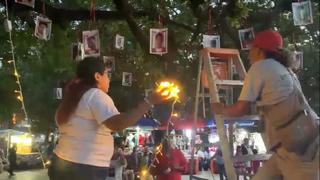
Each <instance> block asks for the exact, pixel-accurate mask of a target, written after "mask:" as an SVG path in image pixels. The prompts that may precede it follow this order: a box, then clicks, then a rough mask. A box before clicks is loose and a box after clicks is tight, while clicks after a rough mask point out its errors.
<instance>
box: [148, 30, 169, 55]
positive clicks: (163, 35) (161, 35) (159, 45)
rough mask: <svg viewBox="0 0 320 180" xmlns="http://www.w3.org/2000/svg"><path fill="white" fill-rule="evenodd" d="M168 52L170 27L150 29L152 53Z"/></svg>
mask: <svg viewBox="0 0 320 180" xmlns="http://www.w3.org/2000/svg"><path fill="white" fill-rule="evenodd" d="M166 53H168V29H167V28H161V29H150V54H160V55H162V54H166Z"/></svg>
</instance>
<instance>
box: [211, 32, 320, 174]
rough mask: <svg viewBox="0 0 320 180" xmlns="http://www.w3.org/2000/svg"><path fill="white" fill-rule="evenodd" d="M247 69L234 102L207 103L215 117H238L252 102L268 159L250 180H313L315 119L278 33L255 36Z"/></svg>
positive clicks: (316, 136) (316, 160)
mask: <svg viewBox="0 0 320 180" xmlns="http://www.w3.org/2000/svg"><path fill="white" fill-rule="evenodd" d="M249 60H250V64H251V67H250V69H249V71H248V73H247V74H246V77H245V80H244V85H243V87H242V90H241V93H240V97H239V99H238V101H237V102H236V103H235V104H232V105H228V106H226V105H225V104H221V103H212V110H213V112H214V113H216V114H221V115H223V116H226V117H239V116H243V115H245V114H246V113H248V112H249V111H250V107H251V104H252V103H256V105H257V106H258V110H259V114H261V119H262V120H263V122H264V123H265V125H264V127H265V130H264V131H265V138H264V140H265V144H266V146H267V148H268V150H269V151H270V152H274V154H273V155H272V157H271V158H270V159H269V160H268V161H267V162H266V163H264V165H263V167H262V168H260V169H259V170H258V172H257V174H256V175H255V176H254V177H253V180H274V179H285V180H287V179H288V180H289V179H290V180H301V179H308V180H317V179H318V178H319V117H318V116H317V114H316V113H315V112H314V111H313V109H312V108H311V107H310V106H309V104H308V101H307V100H306V98H305V96H304V94H303V92H302V88H301V85H300V82H299V80H298V78H297V76H296V75H295V74H294V73H293V71H292V70H291V69H290V67H289V65H290V62H289V60H288V59H287V55H286V53H285V52H284V51H283V39H282V36H281V35H280V33H278V32H276V31H273V30H271V29H267V30H263V31H260V32H258V33H256V36H255V38H254V40H253V46H252V48H251V49H250V52H249Z"/></svg>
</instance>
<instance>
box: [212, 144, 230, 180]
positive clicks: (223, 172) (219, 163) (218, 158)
mask: <svg viewBox="0 0 320 180" xmlns="http://www.w3.org/2000/svg"><path fill="white" fill-rule="evenodd" d="M214 158H215V159H216V162H217V169H218V173H219V177H220V180H224V177H225V178H227V173H226V169H225V167H224V160H223V157H222V151H221V149H220V148H218V150H217V152H216V154H215V155H214Z"/></svg>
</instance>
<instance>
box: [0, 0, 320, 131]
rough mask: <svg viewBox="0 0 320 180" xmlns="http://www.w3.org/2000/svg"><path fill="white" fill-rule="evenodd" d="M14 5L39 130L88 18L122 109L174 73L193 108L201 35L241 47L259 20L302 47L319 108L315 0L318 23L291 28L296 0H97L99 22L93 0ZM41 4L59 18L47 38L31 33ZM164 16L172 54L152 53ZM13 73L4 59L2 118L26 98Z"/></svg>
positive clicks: (308, 85) (70, 69)
mask: <svg viewBox="0 0 320 180" xmlns="http://www.w3.org/2000/svg"><path fill="white" fill-rule="evenodd" d="M3 3H4V2H3V1H1V3H0V12H1V13H2V14H1V16H2V18H1V19H4V18H5V14H4V5H3ZM8 3H9V12H10V13H9V14H10V18H11V19H12V21H13V25H14V31H13V34H14V42H15V44H16V47H15V52H16V57H17V62H18V68H19V71H20V73H21V77H22V83H23V89H24V93H25V101H26V104H27V110H28V112H29V113H30V117H31V118H32V120H33V124H34V127H37V128H36V130H39V131H48V130H51V129H50V128H49V129H48V127H52V126H53V122H54V121H53V118H54V111H55V108H56V106H57V104H58V103H59V102H58V100H55V99H54V98H53V97H52V94H53V93H52V91H53V88H54V87H55V86H56V84H57V82H58V81H63V82H66V81H68V80H69V79H70V78H71V77H72V75H73V73H74V66H75V62H72V61H71V60H70V58H69V57H70V56H71V55H70V44H71V43H72V42H76V41H77V40H79V39H80V33H81V31H82V30H87V29H89V24H90V25H91V27H92V28H93V27H94V28H98V29H99V30H100V37H101V42H102V54H103V55H113V56H115V58H116V72H115V73H114V74H113V75H112V83H111V89H110V93H111V96H113V97H114V99H115V103H116V105H117V107H119V109H120V110H126V109H127V108H128V107H131V106H133V105H134V104H135V102H136V101H137V100H138V99H141V97H142V96H143V93H144V89H146V88H150V87H153V86H154V82H157V81H158V80H159V79H162V78H168V77H169V78H173V79H176V80H178V81H179V82H180V83H181V86H182V87H184V89H183V92H184V98H183V100H182V102H183V103H182V105H181V108H182V109H185V111H190V110H191V109H193V108H190V107H192V104H193V103H192V102H193V97H194V94H195V88H194V87H195V84H196V74H197V72H196V71H197V63H198V50H199V49H200V48H201V37H202V35H203V34H208V33H216V34H219V35H220V36H221V40H222V47H227V48H238V49H239V48H240V44H239V40H238V31H237V30H238V29H240V28H246V27H250V26H253V27H254V29H255V30H261V29H265V28H269V27H276V28H277V29H278V30H279V31H280V32H281V33H282V34H283V35H284V38H285V42H286V45H287V47H289V48H291V49H294V48H295V49H302V50H304V59H305V67H306V69H304V70H303V72H301V74H300V77H301V79H302V80H303V81H302V82H303V88H304V91H305V92H306V95H307V96H308V98H309V99H310V102H311V104H312V106H313V107H315V108H316V110H317V112H318V113H319V92H318V89H319V23H318V22H319V16H318V13H319V12H318V7H319V4H318V3H317V2H313V8H314V10H315V11H316V13H314V14H317V16H315V17H314V18H315V20H314V24H312V25H308V26H306V27H305V29H302V28H299V27H297V26H293V20H292V12H291V3H292V1H289V0H281V1H270V0H259V1H256V2H255V3H243V2H242V1H230V0H221V1H220V2H219V3H212V2H211V1H208V0H185V1H183V0H177V1H171V0H166V1H165V0H158V1H150V0H135V1H128V0H113V1H102V0H97V3H96V10H95V14H96V19H97V22H96V23H94V22H91V19H90V16H89V14H90V10H89V9H90V8H89V7H90V2H89V1H84V0H68V1H58V0H46V1H36V4H35V7H34V9H32V8H29V7H26V6H23V5H19V4H15V3H14V0H8ZM1 4H2V5H3V6H2V7H1ZM43 5H45V14H46V16H48V17H49V18H50V19H52V21H53V34H52V38H51V40H49V41H46V42H43V41H39V40H37V39H35V37H33V36H32V34H33V29H34V22H33V19H34V18H35V16H36V15H37V14H39V13H44V8H43ZM209 14H210V15H209ZM210 16H211V18H209V17H210ZM159 17H161V19H162V22H163V26H165V27H168V29H169V45H168V46H169V53H168V54H166V55H163V56H155V55H150V54H149V52H148V51H149V28H152V27H159V26H161V24H159V22H158V19H159ZM209 19H211V22H210V23H209V21H208V20H209ZM209 24H212V26H209ZM117 33H118V34H121V35H124V36H125V39H126V42H125V50H123V51H120V50H116V49H114V48H113V41H114V36H115V35H116V34H117ZM0 37H1V39H7V33H5V32H4V31H3V30H2V29H1V30H0ZM306 40H308V42H307V41H306ZM299 43H300V45H299ZM0 47H1V49H3V50H4V51H3V52H1V54H2V56H3V57H4V59H10V58H9V57H10V53H9V45H8V44H7V43H6V41H2V42H1V43H0ZM241 55H242V58H243V61H244V62H245V63H246V65H248V64H247V59H246V57H247V52H241ZM0 56H1V55H0ZM247 67H248V66H247ZM124 71H127V72H133V76H134V83H133V86H132V87H129V88H127V87H122V86H121V78H122V72H124ZM11 72H12V69H11V66H10V64H5V66H4V68H3V70H0V74H5V76H4V78H3V79H0V92H3V93H4V94H6V95H5V98H4V101H2V100H1V103H0V107H1V110H0V111H1V113H0V116H4V117H3V118H4V119H8V118H9V117H10V115H11V114H12V112H14V111H18V110H19V108H20V104H19V103H18V102H16V101H15V100H14V99H15V98H14V93H11V92H14V89H15V88H16V86H15V84H14V82H11V80H13V78H12V77H11V75H10V73H11ZM310 79H312V80H310ZM311 92H316V93H311ZM1 94H2V93H1ZM1 99H2V98H1ZM2 107H5V108H2ZM185 107H189V108H185ZM317 107H318V108H317ZM0 118H2V117H0ZM0 120H1V119H0ZM48 125H50V126H48Z"/></svg>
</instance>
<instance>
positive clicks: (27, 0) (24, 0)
mask: <svg viewBox="0 0 320 180" xmlns="http://www.w3.org/2000/svg"><path fill="white" fill-rule="evenodd" d="M15 2H16V3H18V4H23V5H26V6H29V7H34V2H35V0H15Z"/></svg>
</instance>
